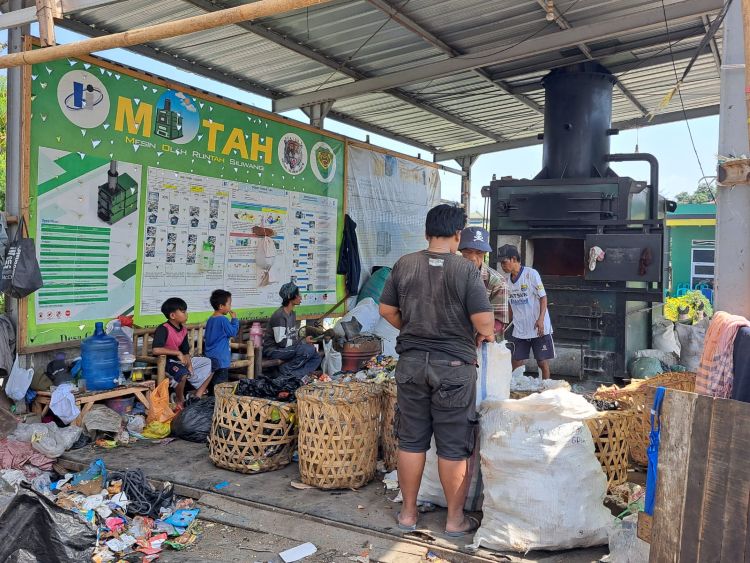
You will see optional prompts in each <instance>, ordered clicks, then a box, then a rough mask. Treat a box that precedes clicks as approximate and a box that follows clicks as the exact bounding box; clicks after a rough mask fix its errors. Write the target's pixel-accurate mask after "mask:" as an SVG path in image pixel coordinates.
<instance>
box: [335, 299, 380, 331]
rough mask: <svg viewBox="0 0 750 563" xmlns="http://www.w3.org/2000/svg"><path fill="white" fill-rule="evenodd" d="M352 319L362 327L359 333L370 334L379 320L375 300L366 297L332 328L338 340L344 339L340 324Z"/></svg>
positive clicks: (378, 309)
mask: <svg viewBox="0 0 750 563" xmlns="http://www.w3.org/2000/svg"><path fill="white" fill-rule="evenodd" d="M352 317H356V319H357V320H358V321H359V324H361V325H362V330H361V332H370V333H371V332H372V331H373V329H374V328H375V325H376V324H378V320H380V306H379V305H378V304H377V303H375V300H374V299H373V298H372V297H366V298H365V299H363V300H362V301H360V302H359V303H358V304H357V306H356V307H354V309H352V310H350V311H348V312H347V313H346V314H345V315H344V316H343V317H341V319H340V320H339V322H337V323H336V324H335V325H334V326H333V332H334V333H335V334H336V336H338V337H339V338H344V337H345V336H346V335H345V334H344V327H342V326H341V323H342V322H347V321H350V320H352Z"/></svg>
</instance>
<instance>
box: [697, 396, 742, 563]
mask: <svg viewBox="0 0 750 563" xmlns="http://www.w3.org/2000/svg"><path fill="white" fill-rule="evenodd" d="M717 407H719V405H714V412H713V420H712V423H711V436H710V444H709V460H708V471H707V472H706V483H705V489H704V490H705V493H704V495H705V496H704V501H703V503H704V506H703V532H702V537H701V544H700V554H699V557H705V555H707V554H712V559H713V560H716V561H718V560H719V554H720V553H721V545H722V542H723V540H724V534H723V532H722V527H723V521H724V504H725V502H726V498H727V492H728V490H729V487H728V484H727V481H726V479H727V476H728V474H729V461H730V445H731V442H732V435H731V428H732V425H731V420H728V419H727V416H728V414H729V410H728V409H726V408H717ZM735 561H736V560H735Z"/></svg>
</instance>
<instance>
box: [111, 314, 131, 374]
mask: <svg viewBox="0 0 750 563" xmlns="http://www.w3.org/2000/svg"><path fill="white" fill-rule="evenodd" d="M109 335H110V336H111V337H112V338H114V339H115V340H117V357H118V359H119V360H120V371H125V372H129V371H130V370H131V369H132V368H133V362H135V356H133V340H132V339H131V338H130V337H128V335H127V334H125V331H123V330H122V323H120V321H119V320H117V319H115V320H114V321H112V330H110V331H109Z"/></svg>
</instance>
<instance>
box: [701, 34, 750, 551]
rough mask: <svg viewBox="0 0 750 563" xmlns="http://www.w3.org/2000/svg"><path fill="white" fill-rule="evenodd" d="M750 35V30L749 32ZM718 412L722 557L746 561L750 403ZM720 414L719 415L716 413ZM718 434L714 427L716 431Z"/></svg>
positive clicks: (727, 404) (721, 404)
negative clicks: (723, 461) (723, 463)
mask: <svg viewBox="0 0 750 563" xmlns="http://www.w3.org/2000/svg"><path fill="white" fill-rule="evenodd" d="M749 35H750V34H749ZM714 412H715V413H716V414H718V415H719V416H717V417H716V420H718V421H720V425H719V426H718V428H716V429H715V434H717V435H718V434H721V435H722V437H723V436H726V438H727V441H728V449H727V454H728V467H727V470H728V471H727V473H726V474H725V475H724V476H723V478H722V481H723V482H724V483H725V484H726V493H725V495H724V503H723V507H722V508H723V512H724V515H723V519H722V520H719V524H720V525H722V528H723V537H722V542H721V557H720V559H719V560H720V561H738V562H740V561H743V559H744V557H745V541H746V537H747V535H748V524H747V517H746V515H747V513H748V500H750V464H749V463H748V452H750V431H748V429H750V404H747V403H740V402H739V401H731V400H728V399H717V400H716V403H715V407H714ZM715 416H716V415H715ZM712 434H714V431H712ZM712 448H713V440H712ZM704 526H705V528H706V533H709V532H710V530H711V529H712V528H715V526H716V523H715V522H712V521H711V520H708V518H706V519H704ZM701 555H702V556H703V557H704V560H706V559H705V557H706V556H708V557H711V556H712V555H711V554H710V553H705V552H703V551H702V550H701Z"/></svg>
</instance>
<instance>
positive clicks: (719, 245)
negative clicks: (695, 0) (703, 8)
mask: <svg viewBox="0 0 750 563" xmlns="http://www.w3.org/2000/svg"><path fill="white" fill-rule="evenodd" d="M745 32H750V31H749V30H745V31H743V22H742V10H741V3H740V2H733V3H732V5H731V7H730V8H729V13H728V14H727V17H726V19H725V20H724V40H723V43H724V56H723V57H722V60H723V63H724V64H723V66H722V69H721V107H720V112H719V116H720V117H719V154H720V155H722V156H736V157H740V156H742V155H747V154H750V148H749V147H748V127H747V118H748V115H747V108H746V105H745V55H744V33H745ZM714 276H715V280H714V284H715V290H716V293H715V308H716V309H717V310H722V311H727V312H729V313H733V314H735V315H742V316H744V317H748V318H750V277H749V276H750V185H748V184H747V183H743V184H736V185H733V186H719V187H718V188H717V194H716V264H715V270H714Z"/></svg>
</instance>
